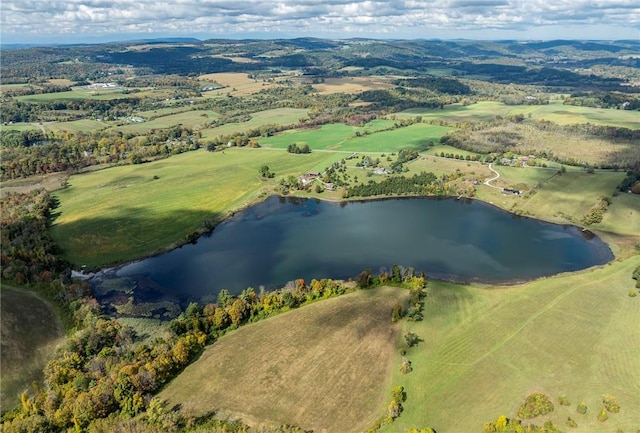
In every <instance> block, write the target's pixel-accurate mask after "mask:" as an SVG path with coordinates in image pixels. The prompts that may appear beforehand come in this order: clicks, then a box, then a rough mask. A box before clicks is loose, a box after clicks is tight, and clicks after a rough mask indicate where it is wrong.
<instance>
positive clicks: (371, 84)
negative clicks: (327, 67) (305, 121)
mask: <svg viewBox="0 0 640 433" xmlns="http://www.w3.org/2000/svg"><path fill="white" fill-rule="evenodd" d="M313 87H314V88H315V89H316V90H317V91H318V93H320V94H321V95H331V94H333V93H361V92H364V91H367V90H384V89H392V88H394V87H395V86H394V85H393V84H391V83H390V82H389V80H388V79H384V78H382V77H348V78H325V80H324V82H322V83H320V84H314V85H313Z"/></svg>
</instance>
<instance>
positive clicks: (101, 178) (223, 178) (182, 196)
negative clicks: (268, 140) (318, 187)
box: [52, 149, 343, 266]
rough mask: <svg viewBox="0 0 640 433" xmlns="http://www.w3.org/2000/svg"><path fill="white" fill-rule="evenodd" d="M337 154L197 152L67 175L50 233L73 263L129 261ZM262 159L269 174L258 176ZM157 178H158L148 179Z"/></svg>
mask: <svg viewBox="0 0 640 433" xmlns="http://www.w3.org/2000/svg"><path fill="white" fill-rule="evenodd" d="M342 157H343V155H340V154H334V153H331V152H318V153H311V154H308V155H293V154H289V153H287V152H284V151H278V150H268V149H228V150H226V151H225V152H224V153H223V152H216V153H211V152H207V151H204V150H199V151H194V152H188V153H184V154H181V155H177V156H173V157H171V158H169V159H165V160H161V161H156V162H152V163H148V164H141V165H128V166H122V167H115V168H110V169H108V170H101V171H96V172H91V173H84V174H79V175H74V176H72V177H71V178H70V179H69V185H70V186H69V188H66V189H64V190H60V191H57V192H56V193H55V195H56V197H57V198H58V199H59V200H60V203H61V204H60V207H59V208H58V209H56V212H58V213H59V216H58V217H57V218H56V219H55V222H54V225H53V227H52V234H53V237H54V239H55V240H56V242H57V243H58V244H59V245H60V246H61V247H62V249H63V251H64V256H65V258H66V259H68V260H70V261H71V262H72V263H74V264H76V265H88V266H101V265H105V264H107V263H114V262H122V261H129V260H133V259H136V258H139V257H141V256H145V255H148V254H150V253H152V252H157V251H160V250H163V249H165V248H167V246H170V245H175V244H176V242H181V241H183V240H184V238H185V235H186V234H187V232H188V231H189V230H190V229H194V228H196V227H198V226H200V225H201V224H202V222H203V221H205V220H211V221H218V220H220V219H221V218H223V217H224V216H225V215H227V214H228V213H229V212H231V211H233V210H236V209H238V208H240V207H243V206H246V205H248V204H250V203H252V202H255V201H256V200H257V199H258V197H259V196H261V195H263V194H264V192H265V191H267V190H271V189H272V188H273V187H274V186H275V184H276V182H277V180H278V179H279V178H281V177H287V176H289V175H295V176H297V175H299V174H302V173H303V172H307V171H319V170H321V169H322V168H324V167H327V166H329V165H331V164H332V163H333V162H335V161H338V160H340V159H341V158H342ZM264 164H267V165H268V166H269V167H270V169H271V171H272V172H274V173H276V177H275V178H274V179H270V180H267V181H264V180H261V179H260V178H259V168H260V167H261V166H262V165H264ZM154 176H157V177H158V179H154Z"/></svg>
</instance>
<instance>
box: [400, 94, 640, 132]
mask: <svg viewBox="0 0 640 433" xmlns="http://www.w3.org/2000/svg"><path fill="white" fill-rule="evenodd" d="M517 114H523V115H525V116H527V117H528V116H529V114H531V118H532V119H545V120H550V121H552V122H555V123H558V124H560V125H568V124H574V123H592V124H595V125H611V126H619V127H623V128H629V129H640V121H639V120H638V113H637V111H631V110H629V111H625V110H614V109H605V108H590V107H576V106H573V105H563V104H562V103H560V102H551V103H549V104H547V105H506V104H503V103H501V102H495V101H483V102H478V103H475V104H471V105H461V104H452V105H448V106H446V107H444V109H442V110H440V109H418V108H416V109H411V110H406V111H403V112H401V113H398V114H397V116H398V117H400V118H401V117H415V116H422V118H423V119H434V120H438V119H442V120H446V121H449V122H477V121H479V120H491V119H494V118H495V117H497V116H502V117H506V116H514V115H517Z"/></svg>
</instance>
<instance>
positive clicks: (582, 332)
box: [264, 255, 640, 433]
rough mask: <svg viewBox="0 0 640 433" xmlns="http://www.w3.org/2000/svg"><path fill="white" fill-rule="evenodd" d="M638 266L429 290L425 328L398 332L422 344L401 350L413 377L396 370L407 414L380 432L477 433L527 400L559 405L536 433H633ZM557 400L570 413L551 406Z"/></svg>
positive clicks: (638, 400)
mask: <svg viewBox="0 0 640 433" xmlns="http://www.w3.org/2000/svg"><path fill="white" fill-rule="evenodd" d="M639 264H640V256H638V255H636V256H634V257H632V258H631V259H627V260H625V261H622V262H613V263H611V264H609V265H605V266H603V267H601V268H594V269H591V270H586V271H582V272H579V273H576V274H567V275H561V276H556V277H552V278H546V279H541V280H538V281H534V282H531V283H528V284H523V285H519V286H513V287H495V288H479V287H472V286H462V285H454V284H447V283H436V282H434V283H429V294H428V296H427V300H426V303H425V311H424V317H425V319H424V320H423V321H422V322H406V323H405V324H404V328H403V333H404V332H408V331H411V332H414V333H416V334H417V335H418V336H419V337H420V338H421V339H422V340H423V341H422V342H420V343H419V344H418V345H417V346H415V347H414V348H411V349H409V350H408V351H407V357H408V359H409V360H410V361H411V363H412V366H413V371H412V372H410V373H409V374H406V375H403V374H401V373H400V372H399V370H398V369H394V370H393V379H392V380H391V384H392V386H395V385H403V386H404V387H405V390H406V393H407V401H406V402H405V403H404V411H403V413H402V414H401V415H400V417H399V418H398V419H397V420H396V421H395V422H394V423H393V424H392V425H390V426H388V427H383V428H382V429H381V432H382V433H391V432H406V431H407V430H408V429H409V428H423V427H425V426H430V427H433V428H434V429H435V430H436V431H439V432H440V431H442V432H474V431H481V430H482V425H483V423H484V422H487V421H493V420H495V419H496V418H497V417H498V416H499V415H503V414H504V415H506V416H507V417H509V418H513V417H515V416H516V414H517V411H518V407H519V406H520V405H521V404H522V402H523V401H524V399H525V397H526V396H527V395H528V394H529V393H531V392H543V393H545V394H547V395H548V396H549V397H550V398H551V399H552V400H553V401H554V402H555V403H556V404H555V407H556V409H555V411H554V412H552V413H551V414H549V415H546V416H542V417H538V418H535V419H533V420H531V421H532V422H534V423H536V424H538V425H542V424H543V423H544V422H545V421H546V420H552V421H553V422H554V423H555V424H556V425H558V426H559V427H560V428H561V429H563V431H566V430H565V425H564V423H565V421H566V419H567V417H568V416H570V417H572V418H573V419H574V420H575V421H576V422H577V424H578V427H577V428H574V429H572V430H571V431H574V432H577V433H587V432H595V431H607V432H615V431H625V432H635V431H636V430H637V428H638V426H639V425H640V414H639V413H638V411H637V408H638V407H640V368H639V367H640V360H639V359H638V356H637V355H638V353H640V336H639V335H638V333H637V330H638V326H639V325H640V322H639V320H640V319H639V318H640V302H638V299H640V298H638V297H635V298H631V297H629V296H628V292H629V290H630V289H631V288H632V287H633V286H634V283H635V281H634V280H632V279H631V272H632V271H633V269H634V268H635V267H636V266H638V265H639ZM264 356H267V355H264ZM396 363H397V364H399V363H400V356H399V355H396ZM603 394H612V395H613V396H615V397H616V398H617V400H618V402H619V403H620V406H621V410H620V413H618V414H615V413H613V414H610V415H609V420H608V421H606V422H605V423H604V424H603V423H601V422H600V421H598V420H597V419H596V417H597V414H598V412H599V411H600V409H601V408H602V395H603ZM562 395H566V396H567V397H568V399H569V401H570V403H571V405H570V406H567V407H564V406H560V405H558V404H557V398H558V397H559V396H562ZM581 401H584V402H585V403H586V404H587V406H588V411H587V413H586V414H585V415H581V414H578V413H577V412H576V405H577V404H578V403H579V402H581ZM617 429H620V430H617Z"/></svg>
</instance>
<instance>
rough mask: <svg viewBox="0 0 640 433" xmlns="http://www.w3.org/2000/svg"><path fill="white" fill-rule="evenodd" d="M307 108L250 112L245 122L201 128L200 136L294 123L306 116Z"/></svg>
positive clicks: (226, 133)
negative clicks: (249, 116)
mask: <svg viewBox="0 0 640 433" xmlns="http://www.w3.org/2000/svg"><path fill="white" fill-rule="evenodd" d="M307 113H308V110H306V109H303V108H277V109H273V110H264V111H259V112H257V113H251V119H250V120H247V121H246V122H238V123H227V124H224V125H222V126H218V127H214V128H206V129H203V130H202V131H201V132H202V137H203V138H205V139H207V138H215V137H218V136H221V135H232V134H238V133H240V132H244V131H247V130H249V129H252V128H258V127H260V126H264V125H295V124H296V123H298V122H299V121H300V119H302V118H306V117H307Z"/></svg>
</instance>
